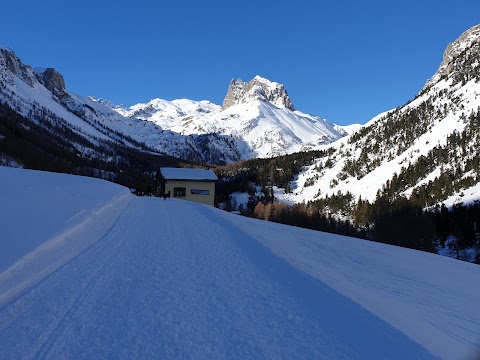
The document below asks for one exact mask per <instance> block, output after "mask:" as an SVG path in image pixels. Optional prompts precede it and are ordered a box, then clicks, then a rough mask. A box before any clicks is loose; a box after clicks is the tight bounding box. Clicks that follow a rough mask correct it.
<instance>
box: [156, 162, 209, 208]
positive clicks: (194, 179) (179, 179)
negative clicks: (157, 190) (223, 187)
mask: <svg viewBox="0 0 480 360" xmlns="http://www.w3.org/2000/svg"><path fill="white" fill-rule="evenodd" d="M160 172H161V173H162V178H163V184H162V185H163V186H162V187H163V191H164V193H168V192H170V196H171V197H174V198H177V199H183V200H189V201H195V202H198V203H202V204H207V205H212V206H213V205H214V202H215V181H217V180H218V178H217V175H215V173H214V172H213V171H212V170H207V169H188V168H160Z"/></svg>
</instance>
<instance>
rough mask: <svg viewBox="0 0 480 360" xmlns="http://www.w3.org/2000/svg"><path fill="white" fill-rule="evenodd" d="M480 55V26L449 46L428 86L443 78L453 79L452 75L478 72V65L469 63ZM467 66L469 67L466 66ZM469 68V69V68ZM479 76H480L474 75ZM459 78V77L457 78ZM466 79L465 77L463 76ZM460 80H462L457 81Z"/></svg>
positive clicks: (466, 32) (465, 33)
mask: <svg viewBox="0 0 480 360" xmlns="http://www.w3.org/2000/svg"><path fill="white" fill-rule="evenodd" d="M479 54H480V24H479V25H476V26H474V27H472V28H470V29H468V30H467V31H465V32H464V33H463V34H462V35H460V37H459V38H458V39H457V40H455V41H454V42H452V43H450V44H448V46H447V48H446V50H445V52H444V53H443V61H442V63H441V64H440V67H439V69H438V70H437V72H436V73H435V75H434V76H433V77H432V78H431V79H430V80H429V81H428V82H427V86H428V85H433V84H435V83H437V82H438V81H440V80H441V79H443V78H446V77H451V76H452V75H459V73H460V72H461V73H464V72H465V71H467V72H469V73H470V76H468V77H472V76H471V75H472V73H475V71H476V70H477V71H478V64H476V66H473V65H475V64H474V63H472V62H471V61H469V58H470V59H473V58H475V57H476V59H478V55H479ZM465 65H467V66H465ZM467 67H469V68H467ZM473 75H478V74H473ZM457 77H458V76H457ZM461 77H462V78H464V76H463V75H462V76H461ZM457 80H460V79H457Z"/></svg>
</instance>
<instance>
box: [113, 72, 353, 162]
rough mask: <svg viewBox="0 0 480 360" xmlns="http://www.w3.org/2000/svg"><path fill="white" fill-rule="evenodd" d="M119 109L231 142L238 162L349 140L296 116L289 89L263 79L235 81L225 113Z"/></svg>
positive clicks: (176, 107) (196, 104)
mask: <svg viewBox="0 0 480 360" xmlns="http://www.w3.org/2000/svg"><path fill="white" fill-rule="evenodd" d="M113 109H114V110H116V111H117V112H118V113H120V114H121V115H123V116H127V117H131V118H134V117H135V118H139V119H142V120H146V121H150V122H152V123H155V124H156V125H158V126H160V127H161V128H162V129H165V130H167V129H168V130H170V131H173V132H175V133H179V134H182V135H190V136H191V135H194V134H197V135H198V134H202V135H207V134H212V133H214V134H219V135H222V136H226V137H230V138H232V139H234V140H233V141H235V142H236V145H237V149H238V150H239V158H238V159H237V160H239V159H249V158H253V157H272V156H277V155H284V154H289V153H293V152H298V151H304V150H309V149H312V148H317V147H318V146H320V145H324V144H328V143H331V142H333V141H335V140H338V139H339V138H341V137H343V136H345V135H346V134H347V133H346V132H345V131H344V130H343V129H342V128H340V127H337V126H335V125H333V124H330V123H329V122H328V121H326V120H323V119H321V118H319V117H317V116H312V115H308V114H304V113H302V112H300V111H297V110H295V108H294V106H293V104H292V101H291V100H290V98H289V96H288V94H287V92H286V91H285V89H284V87H283V85H281V84H278V83H276V82H271V81H269V80H267V79H265V78H262V77H260V76H256V77H255V78H254V79H253V80H251V81H249V82H246V83H245V82H243V81H242V80H240V79H239V80H236V81H235V80H232V81H231V83H230V86H229V88H228V92H227V95H226V97H225V100H224V102H223V107H220V106H218V105H215V104H212V103H211V102H208V101H192V100H186V99H182V100H173V101H167V100H162V99H154V100H152V101H150V102H148V103H146V104H137V105H134V106H131V107H129V108H122V107H113Z"/></svg>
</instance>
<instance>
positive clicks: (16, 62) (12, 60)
mask: <svg viewBox="0 0 480 360" xmlns="http://www.w3.org/2000/svg"><path fill="white" fill-rule="evenodd" d="M0 76H1V79H2V80H3V81H6V82H8V83H10V84H11V83H13V77H14V76H16V77H18V78H20V79H22V80H23V81H24V82H25V83H26V84H28V85H29V86H34V84H35V83H36V82H37V80H36V79H35V76H34V75H33V72H32V68H31V67H30V66H29V65H25V64H23V63H22V62H21V61H20V59H19V58H18V57H17V55H16V54H15V53H14V52H13V51H12V50H10V49H8V48H4V47H2V46H0Z"/></svg>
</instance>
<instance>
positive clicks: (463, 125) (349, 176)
mask: <svg viewBox="0 0 480 360" xmlns="http://www.w3.org/2000/svg"><path fill="white" fill-rule="evenodd" d="M479 154H480V25H477V26H475V27H473V28H471V29H469V30H467V31H466V32H465V33H464V34H462V35H461V36H460V37H459V38H458V39H457V40H455V41H454V42H453V43H451V44H450V45H448V47H447V49H446V51H445V53H444V57H443V62H442V63H441V65H440V68H439V69H438V71H437V72H436V73H435V74H434V76H433V77H432V78H431V79H430V80H429V81H428V82H427V83H426V85H425V86H424V88H423V89H422V90H421V91H420V93H419V94H418V95H417V96H416V97H415V99H414V100H412V101H411V102H409V103H408V104H406V105H405V106H401V107H398V108H396V109H393V110H390V111H387V112H385V113H383V114H380V115H378V116H376V117H375V118H373V119H372V120H371V121H369V122H368V123H367V124H365V125H364V126H362V127H361V128H360V129H358V130H356V131H355V132H354V133H353V134H352V135H350V136H348V137H345V138H343V139H341V140H339V141H338V142H336V143H335V144H334V145H332V147H331V150H330V152H329V155H328V156H326V157H325V158H319V159H317V160H316V161H314V162H312V164H311V165H310V166H309V167H308V168H306V169H305V171H304V172H303V173H302V174H301V175H300V176H298V178H297V179H296V180H295V182H294V184H292V185H293V186H292V188H293V193H291V194H287V195H286V198H287V199H290V201H293V202H302V201H303V200H306V201H310V200H313V199H321V198H325V197H326V196H332V195H334V194H335V195H336V194H339V193H341V194H347V193H351V194H352V195H354V199H355V201H357V200H359V199H360V198H361V199H362V200H368V201H370V202H372V201H374V200H375V199H376V197H377V196H378V195H382V194H383V195H385V196H387V197H389V198H392V197H397V196H406V197H407V198H410V199H413V200H414V201H415V202H416V203H418V204H419V205H421V206H431V205H434V204H437V203H439V202H443V201H446V202H447V203H449V204H453V203H455V202H462V201H473V200H480V191H479V190H478V184H479V182H480V156H479Z"/></svg>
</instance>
